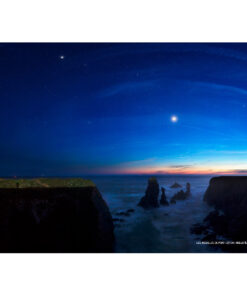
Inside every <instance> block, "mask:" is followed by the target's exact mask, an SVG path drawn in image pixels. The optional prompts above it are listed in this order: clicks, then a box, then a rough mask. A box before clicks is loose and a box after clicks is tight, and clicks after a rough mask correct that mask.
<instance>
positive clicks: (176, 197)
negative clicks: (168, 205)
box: [171, 183, 191, 203]
mask: <svg viewBox="0 0 247 296" xmlns="http://www.w3.org/2000/svg"><path fill="white" fill-rule="evenodd" d="M190 194H191V192H190V183H187V184H186V191H185V192H184V191H183V190H180V191H178V192H177V193H175V194H174V196H173V197H172V199H171V202H172V203H174V201H177V200H185V199H187V198H188V197H189V196H190Z"/></svg>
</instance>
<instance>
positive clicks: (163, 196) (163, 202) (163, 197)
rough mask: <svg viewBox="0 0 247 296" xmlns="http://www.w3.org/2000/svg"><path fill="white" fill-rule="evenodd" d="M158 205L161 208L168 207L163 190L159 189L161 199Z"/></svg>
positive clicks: (162, 188)
mask: <svg viewBox="0 0 247 296" xmlns="http://www.w3.org/2000/svg"><path fill="white" fill-rule="evenodd" d="M160 204H161V205H163V206H169V202H168V201H167V199H166V194H165V188H164V187H161V199H160Z"/></svg>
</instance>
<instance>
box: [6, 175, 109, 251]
mask: <svg viewBox="0 0 247 296" xmlns="http://www.w3.org/2000/svg"><path fill="white" fill-rule="evenodd" d="M18 183H19V186H18V188H17V187H16V182H15V183H14V185H13V184H12V180H3V179H1V182H0V237H1V244H0V252H18V253H19V252H42V253H43V252H49V253H50V252H56V253H57V252H63V253H64V252H90V253H91V252H113V251H114V233H113V222H112V217H111V214H110V212H109V209H108V206H107V204H106V203H105V201H104V200H103V198H102V196H101V194H100V192H99V191H98V190H97V188H96V187H95V185H93V184H92V183H84V181H83V180H82V179H81V181H80V179H77V180H76V181H75V180H74V179H54V180H53V179H23V180H20V181H19V182H18ZM73 184H74V185H75V187H74V185H73ZM12 185H13V186H12Z"/></svg>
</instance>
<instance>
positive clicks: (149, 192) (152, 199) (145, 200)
mask: <svg viewBox="0 0 247 296" xmlns="http://www.w3.org/2000/svg"><path fill="white" fill-rule="evenodd" d="M158 196H159V184H158V182H157V179H156V178H155V177H152V178H150V179H149V180H148V187H147V189H146V193H145V196H143V197H142V198H141V200H140V202H139V204H138V206H141V207H143V208H144V209H150V208H158V207H159V203H158Z"/></svg>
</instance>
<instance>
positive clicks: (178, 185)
mask: <svg viewBox="0 0 247 296" xmlns="http://www.w3.org/2000/svg"><path fill="white" fill-rule="evenodd" d="M170 188H173V189H176V188H182V186H181V185H180V184H178V183H177V182H175V183H174V184H173V185H172V186H170Z"/></svg>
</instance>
